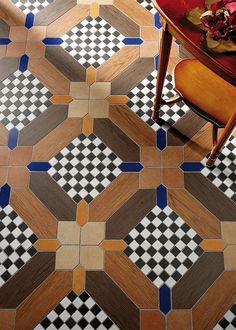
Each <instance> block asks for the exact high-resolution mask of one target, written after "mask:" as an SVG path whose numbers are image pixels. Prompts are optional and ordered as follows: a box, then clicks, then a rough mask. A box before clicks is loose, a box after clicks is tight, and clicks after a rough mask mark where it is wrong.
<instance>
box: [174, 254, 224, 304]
mask: <svg viewBox="0 0 236 330" xmlns="http://www.w3.org/2000/svg"><path fill="white" fill-rule="evenodd" d="M223 271H224V257H223V253H221V252H205V253H204V254H203V255H202V256H201V257H200V258H199V259H198V260H197V261H196V263H195V264H194V265H193V266H192V267H191V268H190V269H189V270H188V272H187V273H186V274H185V275H184V276H183V277H182V278H181V279H180V280H179V282H178V283H177V284H176V285H175V286H174V288H173V290H172V297H173V308H176V309H191V308H192V307H193V305H194V304H195V303H196V302H197V301H198V300H199V298H200V297H201V296H202V295H203V294H204V293H205V292H206V290H207V289H208V288H209V287H210V286H211V285H212V284H213V283H214V281H215V280H216V279H217V278H218V277H219V276H220V274H221V273H222V272H223Z"/></svg>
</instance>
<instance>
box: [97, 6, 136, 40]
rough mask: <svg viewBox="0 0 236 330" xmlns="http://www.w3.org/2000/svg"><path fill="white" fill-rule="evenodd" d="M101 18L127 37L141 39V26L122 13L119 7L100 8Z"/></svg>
mask: <svg viewBox="0 0 236 330" xmlns="http://www.w3.org/2000/svg"><path fill="white" fill-rule="evenodd" d="M100 16H101V17H102V18H104V19H105V20H106V21H107V22H108V23H110V24H111V25H112V26H113V27H114V28H115V29H117V30H118V31H119V32H120V33H122V34H123V35H124V36H126V37H139V36H140V31H139V25H138V24H136V23H135V22H134V21H133V20H131V19H130V18H129V17H128V16H127V15H125V14H124V13H122V12H121V11H120V10H119V9H118V8H117V7H115V6H111V5H110V6H109V5H101V6H100Z"/></svg>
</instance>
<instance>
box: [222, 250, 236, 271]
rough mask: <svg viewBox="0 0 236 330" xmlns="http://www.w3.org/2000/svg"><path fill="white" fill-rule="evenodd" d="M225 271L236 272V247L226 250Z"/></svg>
mask: <svg viewBox="0 0 236 330" xmlns="http://www.w3.org/2000/svg"><path fill="white" fill-rule="evenodd" d="M224 260H225V270H234V271H235V270H236V245H228V246H227V247H226V249H225V250H224Z"/></svg>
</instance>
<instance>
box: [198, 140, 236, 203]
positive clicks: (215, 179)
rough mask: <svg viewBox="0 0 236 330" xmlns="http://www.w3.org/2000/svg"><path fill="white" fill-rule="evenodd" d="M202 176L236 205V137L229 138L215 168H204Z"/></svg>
mask: <svg viewBox="0 0 236 330" xmlns="http://www.w3.org/2000/svg"><path fill="white" fill-rule="evenodd" d="M205 161H206V159H205V160H203V164H205ZM202 174H203V175H204V176H206V177H207V178H208V179H209V180H210V181H211V182H212V183H213V184H214V185H215V186H216V187H218V188H219V189H220V190H222V191H223V192H224V193H225V195H226V196H228V197H229V198H231V199H232V200H233V201H234V202H235V203H236V137H234V136H231V137H230V138H229V140H228V142H227V143H226V144H225V146H224V148H223V149H222V151H221V153H220V155H219V157H218V158H217V159H216V162H215V166H214V167H213V168H211V169H210V168H207V167H204V169H203V170H202Z"/></svg>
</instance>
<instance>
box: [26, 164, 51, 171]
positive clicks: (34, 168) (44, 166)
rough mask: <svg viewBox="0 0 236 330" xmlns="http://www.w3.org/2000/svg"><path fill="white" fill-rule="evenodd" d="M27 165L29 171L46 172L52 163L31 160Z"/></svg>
mask: <svg viewBox="0 0 236 330" xmlns="http://www.w3.org/2000/svg"><path fill="white" fill-rule="evenodd" d="M27 167H28V169H29V170H30V171H31V172H47V171H48V170H49V169H50V168H51V167H52V165H51V164H49V163H48V162H32V163H30V164H29V165H28V166H27Z"/></svg>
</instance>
